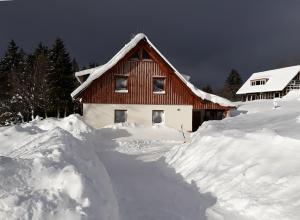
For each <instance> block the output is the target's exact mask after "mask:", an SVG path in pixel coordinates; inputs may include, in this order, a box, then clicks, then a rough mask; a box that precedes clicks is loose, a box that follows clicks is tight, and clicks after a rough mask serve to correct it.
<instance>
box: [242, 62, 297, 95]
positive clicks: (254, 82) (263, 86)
mask: <svg viewBox="0 0 300 220" xmlns="http://www.w3.org/2000/svg"><path fill="white" fill-rule="evenodd" d="M299 72H300V66H291V67H286V68H281V69H276V70H269V71H265V72H260V73H254V74H252V76H251V77H250V78H249V79H248V80H247V81H246V82H245V83H244V85H243V86H242V87H241V88H240V89H239V90H238V91H237V93H236V94H238V95H242V99H243V101H252V100H257V99H273V98H280V97H282V96H284V95H286V94H287V93H288V92H289V91H291V90H296V89H300V75H299Z"/></svg>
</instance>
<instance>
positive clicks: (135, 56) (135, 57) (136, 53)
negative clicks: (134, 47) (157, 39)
mask: <svg viewBox="0 0 300 220" xmlns="http://www.w3.org/2000/svg"><path fill="white" fill-rule="evenodd" d="M131 59H137V60H138V59H140V56H139V51H136V52H135V53H134V54H133V55H132V56H131Z"/></svg>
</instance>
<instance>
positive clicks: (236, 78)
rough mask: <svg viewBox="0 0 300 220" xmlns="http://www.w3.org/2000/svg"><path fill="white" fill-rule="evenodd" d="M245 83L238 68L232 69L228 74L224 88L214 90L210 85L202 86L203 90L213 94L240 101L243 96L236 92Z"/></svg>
mask: <svg viewBox="0 0 300 220" xmlns="http://www.w3.org/2000/svg"><path fill="white" fill-rule="evenodd" d="M242 85H243V80H242V78H241V76H240V74H239V73H238V71H237V70H235V69H232V70H231V71H230V73H229V74H228V76H227V78H226V80H225V82H224V85H223V87H222V88H220V89H217V90H213V88H212V87H211V86H210V85H205V86H203V87H202V90H203V91H205V92H208V93H211V94H216V95H219V96H221V97H224V98H227V99H229V100H231V101H239V100H241V97H240V96H239V95H237V94H236V92H237V91H238V90H239V89H240V88H241V86H242Z"/></svg>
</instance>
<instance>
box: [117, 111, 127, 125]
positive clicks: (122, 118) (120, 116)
mask: <svg viewBox="0 0 300 220" xmlns="http://www.w3.org/2000/svg"><path fill="white" fill-rule="evenodd" d="M126 121H127V111H126V110H115V123H124V122H126Z"/></svg>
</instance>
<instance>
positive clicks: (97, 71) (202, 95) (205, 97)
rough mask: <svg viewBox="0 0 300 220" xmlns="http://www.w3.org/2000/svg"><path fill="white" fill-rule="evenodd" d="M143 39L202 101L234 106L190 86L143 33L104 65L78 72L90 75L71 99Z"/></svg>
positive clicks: (73, 93)
mask: <svg viewBox="0 0 300 220" xmlns="http://www.w3.org/2000/svg"><path fill="white" fill-rule="evenodd" d="M143 39H145V40H146V41H147V43H148V44H149V45H150V46H151V47H152V48H153V49H154V50H155V51H156V52H157V53H158V54H159V56H160V57H161V58H162V59H163V60H164V61H165V62H166V63H167V64H168V65H169V66H170V67H171V68H172V70H173V71H174V73H175V74H176V75H177V76H178V77H179V78H180V79H181V80H182V81H183V82H184V83H185V84H186V85H187V86H188V87H189V89H190V90H191V91H192V92H193V93H194V94H195V95H196V96H198V97H200V98H201V99H203V100H208V101H211V102H213V103H217V104H219V105H222V106H232V107H233V106H235V105H234V104H233V103H232V102H230V101H229V100H227V99H225V98H222V97H219V96H216V95H213V94H209V93H206V92H204V91H202V90H200V89H198V88H196V87H195V86H194V85H193V84H191V83H190V82H189V81H188V80H187V79H186V77H184V76H183V75H182V74H180V73H179V72H178V71H177V69H176V68H175V67H174V66H173V65H172V64H171V63H170V62H169V61H168V60H167V59H166V58H165V57H164V56H163V55H162V54H161V53H160V52H159V50H158V49H157V48H156V47H155V46H154V45H153V44H152V43H151V41H149V39H148V38H147V36H146V35H145V34H143V33H139V34H137V35H136V36H135V37H134V38H132V40H131V41H130V42H129V43H128V44H126V45H125V46H124V47H123V48H122V49H121V50H120V51H119V52H118V53H117V54H116V55H115V56H114V57H113V58H112V59H111V60H109V61H108V62H107V63H106V64H104V65H102V66H99V67H96V68H92V69H89V70H84V71H80V72H77V73H76V74H77V76H79V74H82V75H86V74H88V73H89V74H90V75H89V77H88V78H87V80H86V81H84V82H83V83H82V84H81V85H80V86H79V87H78V88H77V89H75V90H74V91H73V92H72V93H71V96H72V98H76V97H77V95H79V93H80V92H82V91H83V90H84V89H86V88H87V87H88V86H89V85H90V84H91V83H92V82H93V81H94V80H96V79H97V78H99V77H100V76H101V75H102V74H104V73H105V72H107V71H108V70H109V69H111V68H112V67H114V66H115V65H116V64H117V63H118V62H119V61H120V60H121V59H122V58H123V57H125V55H126V54H127V53H128V52H129V51H130V50H131V49H133V48H134V47H135V46H136V45H137V44H138V43H139V42H140V41H141V40H143Z"/></svg>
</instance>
